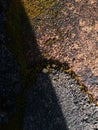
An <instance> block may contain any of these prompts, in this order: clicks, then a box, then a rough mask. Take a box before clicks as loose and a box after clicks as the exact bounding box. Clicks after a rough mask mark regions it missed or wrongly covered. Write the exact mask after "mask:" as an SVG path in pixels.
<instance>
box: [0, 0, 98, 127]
mask: <svg viewBox="0 0 98 130" xmlns="http://www.w3.org/2000/svg"><path fill="white" fill-rule="evenodd" d="M46 1H47V0H36V1H33V0H31V1H28V0H22V1H21V2H20V1H18V0H17V1H15V0H9V3H10V4H9V6H8V7H9V8H10V9H9V11H8V12H7V14H10V15H9V17H8V19H9V20H12V21H7V20H8V19H7V18H6V15H5V12H6V5H7V3H6V2H7V0H1V1H0V43H1V44H5V45H6V44H7V43H8V41H10V42H12V43H11V44H12V45H13V47H15V48H14V51H16V52H14V51H13V50H12V52H13V55H14V56H13V55H12V53H11V52H10V51H9V50H8V49H7V48H6V47H5V45H1V46H0V53H1V55H0V84H1V85H0V123H2V121H3V123H4V125H5V126H6V122H7V123H8V125H10V127H6V129H7V128H10V129H8V130H13V129H14V130H22V129H23V130H68V129H69V130H98V106H96V105H95V104H94V103H97V96H98V92H97V89H98V87H97V82H98V81H97V79H98V78H97V77H98V75H97V69H98V66H97V62H98V61H97V60H98V59H97V53H98V52H97V42H98V38H97V35H98V18H97V17H98V13H97V12H98V11H97V10H98V1H97V0H57V1H53V0H49V1H48V2H46ZM45 2H46V3H45ZM22 4H23V5H22ZM16 5H17V6H16ZM18 5H19V6H18ZM14 6H15V8H14ZM11 7H13V8H11ZM16 7H19V10H20V11H24V12H22V13H20V12H18V11H19V10H18V8H17V9H16ZM13 9H14V11H15V12H14V11H13ZM17 12H18V13H17ZM36 12H37V13H36ZM18 15H19V16H18ZM22 16H23V17H22ZM24 17H25V19H24ZM11 18H12V19H11ZM15 21H16V22H15ZM7 22H8V25H9V30H10V31H9V34H10V35H9V36H8V37H7V35H6V31H7V30H5V23H7ZM13 22H15V23H13ZM32 28H33V29H32ZM32 30H34V33H33V31H32ZM20 35H21V36H22V38H20ZM33 35H35V36H33ZM18 38H19V39H18ZM12 39H13V40H12ZM7 40H8V41H7ZM14 43H15V44H16V45H15V44H14ZM17 43H18V45H20V43H21V47H23V48H19V46H17ZM14 45H15V46H14ZM25 45H26V46H25ZM7 46H8V45H7ZM15 49H16V50H15ZM17 50H18V51H17ZM20 50H21V51H20ZM24 50H25V51H24ZM2 52H3V53H2ZM17 52H19V55H18V54H17ZM22 52H24V55H25V58H26V60H27V64H28V68H30V67H32V68H33V67H36V68H37V67H40V66H41V65H40V64H41V61H40V59H45V61H46V66H45V67H43V66H42V69H41V70H40V72H39V74H38V76H37V80H36V82H35V83H34V84H32V85H30V87H29V89H28V90H26V91H25V93H24V96H25V98H24V99H23V100H24V101H23V104H22V105H23V106H22V108H23V109H22V110H21V109H20V110H19V112H20V113H19V112H18V113H17V108H16V106H17V107H18V106H19V105H16V100H15V98H14V96H15V92H16V90H19V92H20V89H19V86H20V79H19V77H18V78H17V75H18V74H19V73H18V66H17V63H16V60H17V62H18V63H20V64H19V67H20V66H21V67H24V65H23V64H22V65H21V63H25V62H21V60H22V58H20V57H21V56H22ZM17 57H18V58H17ZM15 58H16V60H15ZM18 60H20V61H18ZM49 60H52V62H53V63H55V61H57V63H58V64H60V63H61V64H62V63H63V62H65V61H67V62H68V64H69V67H70V68H71V69H72V70H73V71H74V72H75V73H76V75H77V76H78V77H79V79H80V81H81V82H82V83H83V84H84V85H85V86H86V87H87V88H88V93H89V95H90V96H91V97H93V100H94V103H91V102H90V100H89V98H88V96H87V93H82V92H81V90H80V87H81V85H79V83H78V81H77V80H75V79H74V78H72V76H71V75H70V74H68V73H66V72H64V71H63V70H62V71H61V69H51V67H50V68H49V71H48V70H47V66H49V64H48V63H49ZM42 61H43V60H42ZM33 65H34V66H33ZM36 65H37V66H36ZM53 66H55V64H53ZM3 67H4V69H3ZM8 67H9V68H8ZM7 68H8V70H7ZM24 68H25V67H24ZM36 68H34V69H35V70H36ZM54 68H55V67H54ZM37 69H38V68H37ZM2 71H3V74H2V73H1V72H2ZM5 71H6V73H5ZM33 72H35V71H34V70H33V71H32V73H33ZM3 75H4V76H3ZM13 75H14V76H16V77H14V76H13ZM33 75H35V73H34V74H33ZM2 76H3V77H2ZM18 76H19V75H18ZM26 78H28V79H29V77H26ZM5 80H6V82H7V83H8V82H10V87H9V86H8V84H6V82H5ZM28 81H29V80H28ZM17 82H18V84H17ZM13 84H14V85H13ZM3 85H4V87H3V88H2V86H3ZM15 85H16V88H14V87H13V86H15ZM17 86H18V87H17ZM4 88H6V89H4ZM10 88H11V89H10ZM17 88H18V89H17ZM19 92H18V93H19ZM2 95H3V96H2ZM20 97H21V96H20ZM20 100H21V99H20ZM15 105H16V106H15ZM2 108H4V109H2ZM20 108H21V107H20ZM18 109H19V108H18ZM15 112H16V114H17V115H18V114H19V115H21V113H23V115H22V117H21V118H20V120H21V121H20V120H15V121H14V123H13V122H12V123H10V124H9V120H10V118H8V117H9V116H11V115H12V114H13V113H15ZM15 116H16V115H15ZM18 119H19V117H18ZM13 124H14V125H13ZM18 125H19V126H22V127H18ZM0 126H1V124H0ZM16 126H17V127H16ZM0 129H1V130H3V128H1V127H0ZM4 130H5V129H4Z"/></svg>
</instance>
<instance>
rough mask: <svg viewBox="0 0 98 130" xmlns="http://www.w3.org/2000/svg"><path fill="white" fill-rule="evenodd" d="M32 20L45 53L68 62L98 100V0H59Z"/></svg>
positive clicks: (38, 40) (38, 41)
mask: <svg viewBox="0 0 98 130" xmlns="http://www.w3.org/2000/svg"><path fill="white" fill-rule="evenodd" d="M30 21H31V24H32V26H33V27H34V29H35V31H36V38H37V43H38V45H39V48H40V51H41V53H42V55H43V56H44V57H45V58H47V59H53V60H58V61H60V62H62V63H63V62H68V63H69V66H70V68H71V69H72V70H73V71H74V72H75V73H76V75H77V76H78V77H79V80H80V81H81V82H82V83H83V84H84V85H85V86H87V88H88V94H89V95H90V96H91V97H92V98H93V100H94V101H95V102H96V103H97V101H98V92H97V91H98V72H97V71H98V1H97V0H82V1H81V0H72V1H67V0H66V1H63V0H62V1H61V0H60V1H59V0H58V1H57V2H55V4H54V5H53V6H52V7H50V8H48V9H47V10H46V11H45V13H44V14H40V15H39V16H37V17H35V18H32V17H30ZM31 59H32V58H31Z"/></svg>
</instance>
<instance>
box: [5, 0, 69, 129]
mask: <svg viewBox="0 0 98 130" xmlns="http://www.w3.org/2000/svg"><path fill="white" fill-rule="evenodd" d="M7 17H8V21H7V32H9V33H8V35H9V37H10V40H9V41H8V45H7V47H8V48H9V50H10V51H11V52H12V53H13V54H14V56H15V57H16V60H17V62H18V63H19V65H20V73H21V75H22V82H23V87H24V92H23V94H21V95H22V96H19V98H18V100H21V98H23V97H24V96H23V95H24V93H25V92H26V91H27V87H28V86H30V83H31V84H32V80H33V79H34V78H35V75H36V74H37V73H39V72H40V71H41V70H42V69H43V67H45V66H47V64H52V63H56V64H58V65H59V66H62V64H61V63H60V62H59V61H54V60H47V59H45V58H44V57H42V56H41V53H40V51H39V47H38V45H37V41H36V36H35V33H34V30H33V29H32V26H31V24H30V22H29V19H28V16H27V14H26V12H25V9H24V7H23V5H22V3H21V2H20V1H19V0H9V2H8V9H7ZM30 52H32V57H31V59H32V62H31V61H30V60H28V59H29V57H30V55H29V54H30ZM65 65H66V66H67V67H68V65H67V64H66V63H65ZM33 81H34V80H33ZM38 82H39V83H38ZM30 89H31V88H30ZM29 92H30V95H31V97H30V99H29V98H28V101H27V106H29V108H28V109H26V112H27V113H29V115H31V116H32V121H31V122H30V121H29V122H25V128H24V129H25V130H26V129H29V130H68V127H67V125H66V119H65V118H64V116H63V113H62V110H61V107H60V104H59V102H58V97H57V96H56V93H55V90H54V88H53V86H52V83H51V80H50V79H49V76H48V74H44V73H41V74H40V76H39V78H38V81H37V82H35V84H34V86H33V87H32V90H31V91H29ZM23 100H24V99H23ZM23 100H21V102H22V101H23ZM21 104H22V103H21ZM18 106H19V105H18ZM22 108H23V109H24V105H23V106H22ZM23 109H22V110H19V112H20V113H22V112H24V110H23ZM20 113H18V115H20ZM22 116H23V115H22ZM20 120H23V117H22V118H20ZM18 123H19V121H18V122H14V123H13V124H14V125H13V124H10V126H9V127H8V126H7V127H8V128H9V129H10V130H13V129H14V130H21V129H23V128H22V127H20V126H21V125H22V124H18ZM20 123H21V121H20ZM16 126H19V127H16ZM8 128H7V129H8Z"/></svg>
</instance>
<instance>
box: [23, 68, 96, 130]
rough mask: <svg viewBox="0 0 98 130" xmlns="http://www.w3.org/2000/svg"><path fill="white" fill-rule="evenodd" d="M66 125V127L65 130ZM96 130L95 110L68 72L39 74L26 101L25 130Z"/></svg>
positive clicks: (54, 71)
mask: <svg viewBox="0 0 98 130" xmlns="http://www.w3.org/2000/svg"><path fill="white" fill-rule="evenodd" d="M66 126H67V127H66ZM28 129H29V130H44V129H45V130H60V129H61V130H67V129H69V130H97V129H98V107H96V106H95V105H94V104H92V103H90V102H89V100H88V97H87V95H86V94H85V93H81V91H80V88H79V85H78V84H77V81H76V80H75V79H73V78H71V76H70V75H69V74H67V73H64V72H60V71H56V70H53V69H52V70H51V72H50V74H47V73H40V74H39V76H38V79H37V82H36V83H35V84H34V85H33V86H31V88H30V89H29V90H28V92H27V95H26V99H25V115H24V130H28Z"/></svg>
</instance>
